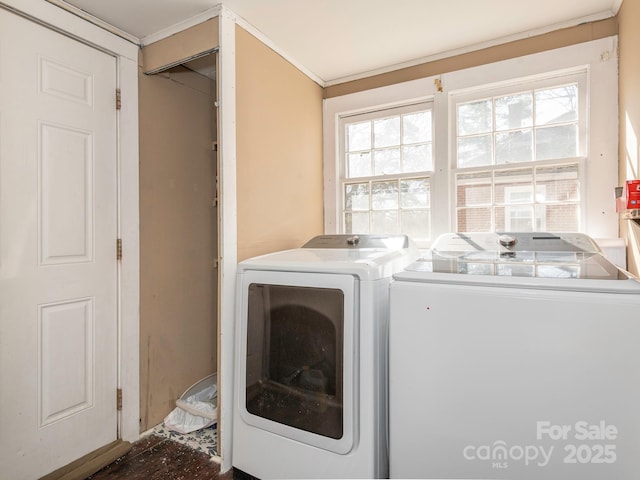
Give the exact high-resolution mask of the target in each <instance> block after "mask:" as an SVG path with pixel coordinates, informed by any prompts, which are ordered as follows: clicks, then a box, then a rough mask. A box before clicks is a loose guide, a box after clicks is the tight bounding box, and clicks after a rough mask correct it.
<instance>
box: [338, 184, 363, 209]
mask: <svg viewBox="0 0 640 480" xmlns="http://www.w3.org/2000/svg"><path fill="white" fill-rule="evenodd" d="M344 209H345V210H369V184H368V183H355V184H351V185H345V186H344Z"/></svg>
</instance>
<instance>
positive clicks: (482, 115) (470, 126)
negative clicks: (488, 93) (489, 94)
mask: <svg viewBox="0 0 640 480" xmlns="http://www.w3.org/2000/svg"><path fill="white" fill-rule="evenodd" d="M457 110H458V116H457V118H456V122H457V124H458V135H473V134H474V133H485V132H490V131H491V130H492V129H493V119H492V108H491V100H490V99H489V100H480V101H478V102H472V103H461V104H459V105H458V108H457Z"/></svg>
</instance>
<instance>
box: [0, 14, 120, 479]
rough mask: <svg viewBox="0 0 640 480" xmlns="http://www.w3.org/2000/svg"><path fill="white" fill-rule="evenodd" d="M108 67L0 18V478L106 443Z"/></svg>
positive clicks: (113, 430)
mask: <svg viewBox="0 0 640 480" xmlns="http://www.w3.org/2000/svg"><path fill="white" fill-rule="evenodd" d="M115 89H116V60H115V58H114V57H112V56H110V55H108V54H106V53H103V52H101V51H98V50H96V49H94V48H92V47H89V46H87V45H84V44H82V43H80V42H78V41H75V40H73V39H70V38H68V37H66V36H64V35H62V34H59V33H57V32H54V31H52V30H49V29H47V28H46V27H44V26H41V25H39V24H36V23H33V22H31V21H29V20H27V19H25V18H22V17H19V16H17V15H15V14H13V13H10V12H8V11H5V10H3V9H1V8H0V387H1V388H0V422H1V423H0V447H1V448H0V465H2V467H0V473H1V475H0V476H1V477H2V478H12V479H22V478H25V479H27V478H29V479H31V478H37V477H39V476H42V475H44V474H47V473H49V472H50V471H52V470H55V469H57V468H59V467H61V466H63V465H65V464H67V463H69V462H71V461H73V460H75V459H76V458H79V457H81V456H83V455H85V454H87V453H89V452H91V451H93V450H95V449H97V448H99V447H101V446H103V445H105V444H107V443H109V442H111V441H113V440H115V439H116V437H117V411H116V401H115V399H116V388H117V260H116V256H115V251H116V248H115V241H116V236H117V216H116V213H117V177H116V110H115Z"/></svg>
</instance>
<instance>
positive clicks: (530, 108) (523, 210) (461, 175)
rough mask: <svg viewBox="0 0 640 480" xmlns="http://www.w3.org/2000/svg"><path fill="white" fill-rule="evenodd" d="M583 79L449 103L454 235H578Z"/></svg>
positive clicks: (551, 80) (507, 89)
mask: <svg viewBox="0 0 640 480" xmlns="http://www.w3.org/2000/svg"><path fill="white" fill-rule="evenodd" d="M586 98H587V97H586V72H585V73H578V74H572V75H568V76H556V77H553V76H551V77H550V78H547V79H539V80H535V81H532V82H529V83H528V84H526V83H525V84H523V83H520V84H519V85H512V86H504V87H500V88H497V89H493V90H491V91H487V90H485V91H484V92H483V91H478V92H477V93H473V92H471V93H469V92H467V93H466V94H464V95H459V96H454V103H453V107H452V109H451V110H452V112H451V114H452V115H453V118H454V120H453V121H454V129H455V132H454V135H455V141H454V152H455V154H454V159H453V165H454V170H453V173H454V175H453V184H454V185H453V188H454V191H455V202H454V203H455V219H454V225H455V229H456V230H457V231H519V230H520V231H535V230H548V231H579V230H580V224H581V222H580V220H581V208H580V185H581V183H583V179H582V171H583V169H582V168H581V165H582V164H583V163H584V161H585V158H584V150H585V147H584V145H586V144H587V141H586V128H585V125H586V118H585V117H586V106H585V103H586Z"/></svg>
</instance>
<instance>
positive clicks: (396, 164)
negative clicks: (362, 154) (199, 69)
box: [373, 148, 400, 175]
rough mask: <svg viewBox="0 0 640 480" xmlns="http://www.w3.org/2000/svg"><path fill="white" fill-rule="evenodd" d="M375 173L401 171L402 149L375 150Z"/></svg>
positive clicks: (384, 173)
mask: <svg viewBox="0 0 640 480" xmlns="http://www.w3.org/2000/svg"><path fill="white" fill-rule="evenodd" d="M373 162H374V171H375V175H391V174H394V173H400V149H399V148H385V149H384V150H374V151H373Z"/></svg>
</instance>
